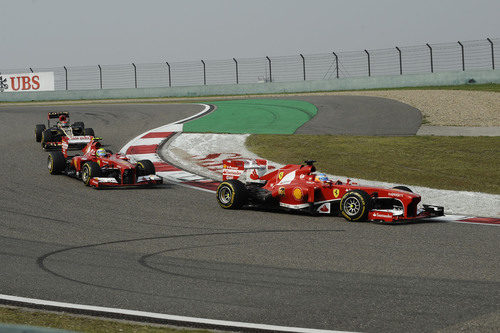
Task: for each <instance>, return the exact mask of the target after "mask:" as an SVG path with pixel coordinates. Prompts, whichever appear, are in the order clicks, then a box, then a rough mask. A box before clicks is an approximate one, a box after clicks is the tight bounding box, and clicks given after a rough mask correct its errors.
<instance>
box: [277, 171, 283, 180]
mask: <svg viewBox="0 0 500 333" xmlns="http://www.w3.org/2000/svg"><path fill="white" fill-rule="evenodd" d="M283 174H284V173H283V171H280V173H278V179H279V180H281V178H283Z"/></svg>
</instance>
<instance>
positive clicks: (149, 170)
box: [136, 160, 156, 177]
mask: <svg viewBox="0 0 500 333" xmlns="http://www.w3.org/2000/svg"><path fill="white" fill-rule="evenodd" d="M155 173H156V170H155V165H154V164H153V162H151V161H150V160H141V161H139V162H137V172H136V174H137V177H139V176H147V175H154V174H155Z"/></svg>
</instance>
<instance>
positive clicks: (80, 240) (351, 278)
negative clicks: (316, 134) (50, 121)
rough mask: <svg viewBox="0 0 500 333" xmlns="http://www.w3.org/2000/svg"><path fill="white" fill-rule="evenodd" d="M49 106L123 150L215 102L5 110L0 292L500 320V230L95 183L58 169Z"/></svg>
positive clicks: (338, 324)
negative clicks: (45, 131) (48, 128)
mask: <svg viewBox="0 0 500 333" xmlns="http://www.w3.org/2000/svg"><path fill="white" fill-rule="evenodd" d="M311 101H312V100H311ZM51 110H53V111H59V110H60V111H70V112H71V119H72V120H73V121H78V120H82V121H85V123H86V125H87V126H90V127H93V128H94V129H95V132H96V134H97V135H98V136H103V137H104V139H105V140H104V143H108V144H109V148H111V149H112V150H114V151H118V150H119V149H120V148H121V147H122V146H123V145H124V144H125V143H126V142H128V141H129V140H131V139H132V138H134V137H135V136H137V135H139V134H140V133H142V132H145V131H147V130H149V129H151V128H154V127H158V126H161V125H164V124H167V123H170V122H173V121H176V120H179V119H182V118H185V117H187V116H190V115H193V114H195V113H197V112H199V111H201V107H200V106H199V105H187V104H126V105H91V106H82V105H78V106H2V107H0V133H2V140H1V141H0V149H1V154H2V157H1V159H0V165H1V170H2V172H1V173H0V185H1V186H0V293H1V294H7V295H16V296H22V297H31V298H38V299H46V300H52V301H61V302H69V303H80V304H87V305H96V306H106V307H113V308H124V309H131V310H141V311H150V312H158V313H166V314H173V315H183V316H192V317H202V318H211V319H220V320H230V321H242V322H252V323H263V324H272V325H281V326H296V327H308V328H323V329H335V330H350V331H362V332H382V331H383V332H432V331H438V330H449V331H457V330H459V329H462V328H471V327H472V328H476V329H475V331H481V330H486V329H491V331H495V330H498V328H499V321H500V309H499V307H500V268H499V265H498V255H499V250H500V248H499V242H498V240H499V239H500V228H497V227H492V226H484V225H471V224H458V223H431V222H425V223H418V224H406V225H397V226H392V225H379V224H371V223H347V222H346V221H345V220H344V219H341V218H332V217H311V216H307V215H300V214H285V213H271V212H261V211H255V210H241V211H228V210H223V209H220V208H219V207H218V205H217V203H216V200H215V198H214V195H213V194H211V193H206V192H202V191H197V190H194V189H189V188H184V187H180V186H176V185H173V184H166V185H163V186H162V187H159V188H154V189H131V190H102V191H98V190H94V189H91V188H88V187H85V186H83V184H82V183H81V182H79V181H77V180H75V179H71V178H68V177H65V176H51V175H49V173H48V172H47V169H46V158H47V153H46V152H44V151H42V149H41V148H40V145H39V144H38V143H35V141H34V136H33V128H34V124H36V123H41V122H43V120H45V119H46V114H47V111H51Z"/></svg>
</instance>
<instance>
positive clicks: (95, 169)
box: [82, 162, 102, 186]
mask: <svg viewBox="0 0 500 333" xmlns="http://www.w3.org/2000/svg"><path fill="white" fill-rule="evenodd" d="M101 174H102V172H101V167H100V166H99V164H97V163H96V162H87V163H85V164H84V165H83V167H82V182H83V183H84V184H85V185H87V186H89V185H90V180H91V179H92V178H94V177H100V176H101Z"/></svg>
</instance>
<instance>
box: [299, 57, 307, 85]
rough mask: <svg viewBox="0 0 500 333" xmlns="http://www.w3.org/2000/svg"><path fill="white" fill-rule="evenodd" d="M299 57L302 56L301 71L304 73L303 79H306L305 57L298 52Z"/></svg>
mask: <svg viewBox="0 0 500 333" xmlns="http://www.w3.org/2000/svg"><path fill="white" fill-rule="evenodd" d="M300 57H301V58H302V72H303V73H304V81H305V80H306V59H305V58H304V56H303V55H302V54H300Z"/></svg>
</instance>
